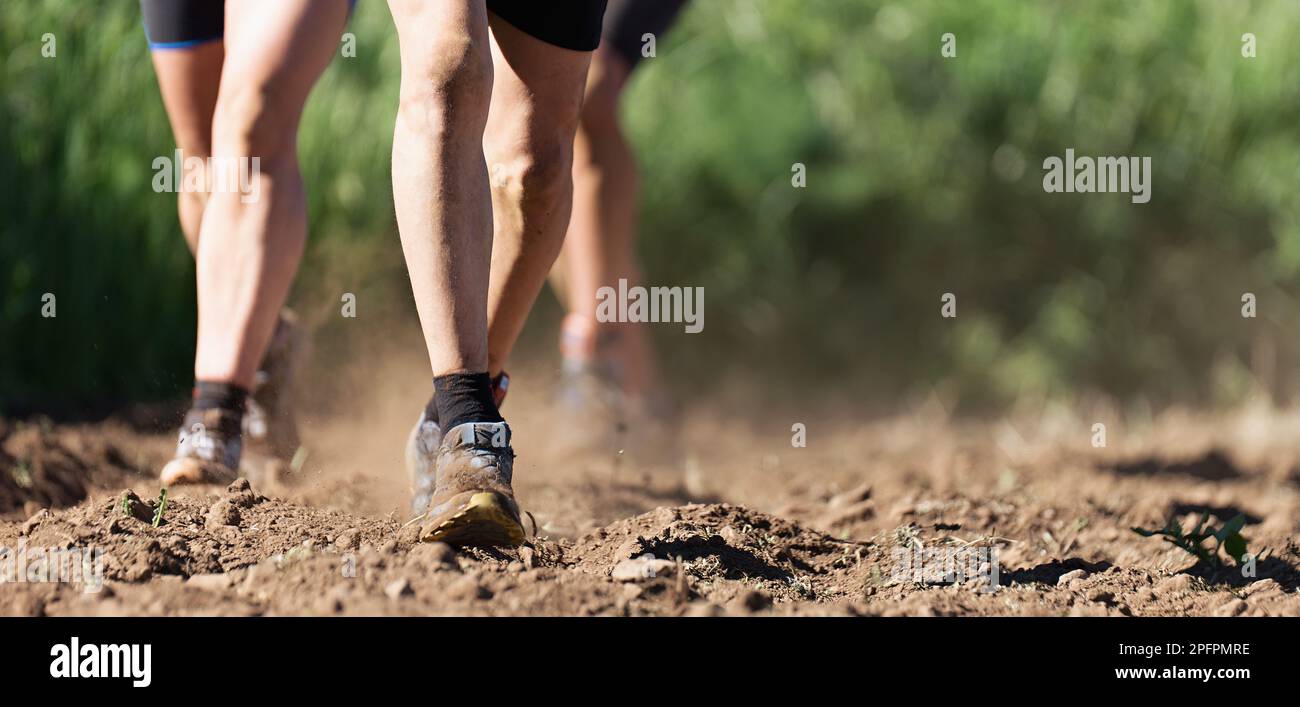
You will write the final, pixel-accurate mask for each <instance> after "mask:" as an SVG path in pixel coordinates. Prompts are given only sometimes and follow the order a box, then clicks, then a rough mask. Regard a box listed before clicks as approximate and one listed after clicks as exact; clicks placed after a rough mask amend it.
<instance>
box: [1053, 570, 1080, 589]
mask: <svg viewBox="0 0 1300 707" xmlns="http://www.w3.org/2000/svg"><path fill="white" fill-rule="evenodd" d="M1087 576H1088V571H1087V570H1070V571H1069V572H1066V573H1065V574H1063V575H1061V576H1060V577H1057V579H1056V585H1057V586H1058V587H1059V586H1061V585H1065V584H1069V583H1070V582H1072V581H1074V580H1076V579H1083V578H1084V577H1087Z"/></svg>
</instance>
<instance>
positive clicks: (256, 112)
mask: <svg viewBox="0 0 1300 707" xmlns="http://www.w3.org/2000/svg"><path fill="white" fill-rule="evenodd" d="M274 96H275V91H274V90H273V88H272V87H270V86H265V85H251V86H242V87H237V88H233V89H232V90H229V91H223V92H222V96H221V99H220V100H218V101H217V109H216V115H215V116H214V119H213V153H214V155H213V156H214V157H241V158H244V157H246V158H249V159H252V158H257V159H258V160H259V162H260V168H261V169H265V170H269V169H275V168H276V166H277V165H278V164H281V163H283V162H286V161H291V160H292V159H294V142H295V140H296V139H297V138H296V136H297V116H298V113H299V110H298V109H297V107H295V106H284V105H278V104H277V103H276V101H275V99H274Z"/></svg>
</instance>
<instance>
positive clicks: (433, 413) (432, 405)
mask: <svg viewBox="0 0 1300 707" xmlns="http://www.w3.org/2000/svg"><path fill="white" fill-rule="evenodd" d="M491 382H492V403H493V405H494V406H495V407H496V410H497V414H498V415H500V414H501V403H503V402H505V399H506V388H507V387H508V386H509V385H510V376H509V375H507V374H506V372H505V371H502V372H500V373H498V374H497V377H496V378H493V379H491ZM433 386H434V390H435V391H436V390H437V389H438V379H437V378H435V379H434V380H433ZM424 419H426V420H430V421H432V422H433V423H435V424H438V396H437V394H436V393H435V394H434V395H430V396H429V402H427V403H425V404H424Z"/></svg>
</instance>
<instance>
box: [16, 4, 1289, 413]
mask: <svg viewBox="0 0 1300 707" xmlns="http://www.w3.org/2000/svg"><path fill="white" fill-rule="evenodd" d="M1298 21H1300V3H1295V2H1293V1H1292V0H1273V1H1265V0H1260V1H1257V2H1244V1H1243V2H1222V1H1221V0H1185V1H1184V0H1178V1H1174V0H1138V1H1136V2H1131V1H1129V2H1126V1H1122V0H1097V1H1094V2H1086V3H1082V2H1056V1H1049V0H1042V1H1039V2H1015V3H1012V2H1005V0H961V1H960V2H959V1H955V0H954V1H952V2H942V1H938V0H909V1H908V2H883V1H880V0H852V1H850V0H708V1H707V2H704V1H701V2H697V3H695V4H694V6H693V7H691V8H690V10H689V11H688V12H687V13H686V14H685V15H684V17H683V20H682V22H681V23H680V24H679V26H678V27H677V28H676V29H675V30H674V31H673V32H672V33H670V34H669V36H668V37H666V38H665V39H664V40H663V41H661V42H660V43H659V46H658V56H657V57H656V58H654V59H651V60H647V61H645V62H643V68H642V69H641V70H640V71H639V72H638V75H637V78H636V80H635V81H634V83H633V84H632V87H631V89H630V93H629V96H628V100H627V103H626V107H625V115H626V118H627V120H628V125H629V132H630V134H631V135H632V137H633V140H634V142H635V143H636V145H637V148H638V152H639V155H640V160H641V163H642V167H643V170H644V173H643V179H642V183H643V190H644V191H643V195H642V196H643V200H642V208H641V219H640V223H641V229H642V236H643V238H642V242H641V245H640V248H641V253H642V255H643V258H644V260H645V270H646V272H647V274H648V276H649V280H650V282H651V284H667V285H694V286H703V287H704V288H705V291H706V298H705V302H706V318H705V322H706V326H705V330H704V333H702V334H698V335H687V334H684V333H682V332H681V328H680V326H676V325H673V326H670V325H662V326H658V327H656V329H655V334H656V337H657V340H658V343H659V345H660V349H661V352H662V354H663V356H664V358H665V364H664V367H665V370H666V371H668V373H669V374H670V376H672V377H673V379H674V380H676V381H678V382H679V383H680V384H683V385H686V384H689V385H692V386H693V387H694V389H695V390H707V389H708V385H710V384H719V383H718V382H719V381H722V380H725V379H727V378H729V377H731V376H738V377H751V378H752V377H757V376H761V377H762V378H763V379H764V380H769V381H773V385H772V386H771V387H770V391H771V392H772V394H773V395H778V394H783V393H784V392H786V391H788V390H789V389H791V388H795V387H797V388H800V389H807V388H808V387H809V386H812V387H813V388H814V389H818V390H834V391H839V392H840V393H844V394H852V395H855V396H867V397H868V398H869V399H874V400H877V401H886V402H887V401H890V400H894V399H896V396H924V395H926V394H928V393H930V392H932V391H937V392H939V393H941V394H942V396H943V397H944V399H947V400H956V401H960V402H961V403H962V404H963V405H966V406H970V407H976V406H984V405H996V404H1004V403H1010V402H1013V401H1015V400H1017V399H1022V398H1026V397H1029V398H1049V397H1050V398H1060V397H1069V396H1074V395H1078V394H1080V393H1084V392H1089V391H1100V392H1102V393H1108V394H1114V395H1117V396H1120V397H1125V398H1132V397H1135V396H1137V397H1141V398H1143V399H1144V400H1150V401H1154V402H1156V403H1166V402H1172V401H1183V402H1195V403H1231V402H1234V401H1236V400H1238V399H1240V398H1241V397H1242V396H1243V395H1245V394H1246V393H1247V392H1248V391H1249V390H1250V389H1251V388H1252V386H1255V385H1264V386H1267V387H1268V388H1270V389H1271V390H1272V391H1273V392H1275V393H1277V394H1279V395H1282V396H1285V395H1288V394H1290V392H1291V391H1292V390H1293V388H1294V387H1295V383H1294V382H1293V381H1292V378H1293V377H1294V374H1293V373H1291V372H1290V371H1291V370H1292V369H1293V368H1295V366H1294V364H1295V362H1296V360H1297V359H1296V357H1297V355H1300V341H1297V332H1296V327H1295V326H1293V323H1294V322H1296V321H1297V320H1298V318H1300V299H1297V294H1298V293H1297V288H1296V282H1297V277H1298V276H1300V206H1298V204H1297V200H1296V198H1295V197H1294V191H1295V185H1296V184H1297V177H1300V140H1298V139H1297V138H1298V135H1297V125H1300V100H1298V99H1300V81H1297V80H1296V79H1295V75H1294V74H1295V72H1294V67H1295V66H1297V65H1300V44H1298V43H1297V42H1295V37H1296V29H1297V28H1298V27H1300V22H1298ZM350 29H351V31H352V32H354V33H356V35H357V38H358V39H357V56H356V57H355V58H349V59H340V60H336V61H335V62H334V64H333V66H332V67H331V68H330V70H329V72H328V73H327V75H326V76H325V78H324V80H323V81H322V82H321V84H320V86H319V87H318V88H317V90H316V93H315V95H314V97H313V99H312V103H311V105H310V106H309V109H308V113H307V116H306V118H305V122H304V125H303V129H302V132H301V150H300V152H301V155H302V163H303V171H304V174H305V177H306V179H307V183H308V187H309V195H310V196H309V198H310V210H311V219H312V227H311V230H312V242H311V245H310V246H309V260H308V263H307V264H306V265H305V270H304V276H303V277H301V278H300V283H299V285H298V288H297V290H296V291H295V302H296V303H297V304H298V305H299V306H300V307H307V308H312V307H314V306H315V304H314V303H313V301H312V300H313V298H315V297H317V296H318V295H319V297H320V298H323V299H322V301H324V306H329V307H333V306H335V303H336V302H337V293H332V294H326V293H316V292H313V290H312V286H311V280H312V275H311V274H310V272H309V271H310V269H311V268H313V267H317V268H327V269H328V268H334V269H337V268H339V267H348V268H353V269H361V270H363V271H364V272H365V273H366V274H365V277H364V278H363V280H364V282H362V284H361V285H359V286H360V287H369V288H371V289H372V290H373V291H374V292H375V293H376V294H377V295H381V296H383V297H385V298H387V299H388V300H390V301H391V305H392V307H393V309H394V310H395V311H398V312H400V311H401V310H402V308H406V309H407V310H410V309H412V308H411V306H410V303H409V290H407V289H406V280H405V273H404V269H403V266H402V264H401V258H400V251H399V248H398V244H397V238H396V233H395V226H394V222H393V216H392V197H391V187H390V182H389V153H390V147H391V127H392V118H393V113H394V110H395V106H396V90H397V81H398V61H397V51H396V49H397V47H396V39H395V35H394V33H393V31H392V28H391V19H390V18H389V15H388V13H387V9H386V8H385V7H384V5H383V4H382V3H380V2H369V1H363V2H361V3H359V6H358V9H357V13H356V16H355V17H354V18H353V21H352V26H351V28H350ZM46 32H52V33H54V34H55V35H56V37H57V42H58V45H57V46H58V56H57V58H56V59H45V58H43V57H42V56H41V51H40V49H41V36H42V34H44V33H46ZM946 32H951V33H953V34H955V35H956V38H957V57H956V58H952V59H944V58H941V57H940V51H939V50H940V44H941V41H940V37H941V35H942V34H944V33H946ZM1246 32H1252V33H1254V34H1255V35H1256V36H1257V38H1258V44H1257V51H1258V56H1257V57H1256V58H1252V59H1247V58H1243V57H1242V54H1241V44H1242V34H1243V33H1246ZM0 57H3V60H2V63H0V213H2V214H3V223H2V224H0V229H3V230H2V231H0V234H2V236H0V376H3V378H0V411H2V410H3V409H4V406H5V405H10V406H19V407H31V406H37V407H40V406H57V405H66V404H80V403H86V402H91V401H105V400H108V401H123V400H137V399H149V398H157V397H163V396H168V395H173V394H175V393H176V391H178V390H182V389H184V388H185V387H186V386H187V385H188V384H189V371H190V363H189V361H190V356H191V353H192V348H193V334H194V323H193V310H194V305H193V284H192V277H193V269H192V263H191V261H190V258H189V255H188V252H187V251H186V249H185V247H184V244H183V241H182V239H181V237H180V233H179V227H178V224H177V222H176V216H175V208H174V196H173V195H171V194H155V193H154V192H152V191H151V189H150V179H151V177H152V168H151V162H152V160H153V158H154V157H156V156H158V155H165V154H170V151H171V150H172V142H171V138H170V131H169V129H168V126H167V122H166V118H165V115H164V113H163V110H162V106H161V102H160V100H159V97H158V91H157V86H156V83H155V81H154V78H153V74H152V70H151V68H150V64H149V57H148V52H147V48H146V45H145V41H144V37H143V34H142V31H141V28H140V21H139V17H138V8H137V6H136V4H135V3H133V2H119V3H103V4H98V3H93V4H92V3H68V2H63V1H60V0H25V1H24V2H19V3H6V4H5V5H4V6H3V7H0ZM1067 148H1074V149H1075V151H1076V152H1077V153H1078V154H1080V155H1090V156H1098V155H1145V156H1150V157H1151V158H1152V166H1153V169H1154V172H1155V173H1154V175H1153V177H1152V199H1151V201H1150V203H1147V204H1132V203H1131V202H1130V201H1129V198H1128V196H1127V195H1123V194H1095V195H1081V194H1047V193H1044V191H1043V189H1042V175H1043V171H1042V168H1041V165H1042V161H1043V159H1044V158H1045V157H1049V156H1063V155H1064V153H1065V150H1066V149H1067ZM794 163H802V164H804V165H806V167H807V187H806V188H804V189H796V188H793V187H792V186H791V181H790V178H791V166H792V165H793V164H794ZM44 292H53V293H56V294H57V296H58V317H57V318H55V319H42V318H41V317H40V297H41V295H42V293H44ZM945 292H952V293H955V294H956V295H957V298H958V305H957V307H958V317H957V318H956V319H954V320H946V319H943V318H941V317H940V316H939V307H940V296H941V295H942V294H943V293H945ZM1244 292H1252V293H1254V294H1255V295H1256V296H1257V297H1258V302H1259V305H1258V307H1259V316H1258V318H1256V319H1243V318H1242V317H1241V316H1240V308H1241V296H1242V293H1244ZM325 300H328V301H325ZM410 316H412V317H413V316H414V314H413V312H412V313H411V314H410ZM547 340H548V341H549V339H547ZM701 386H703V387H701Z"/></svg>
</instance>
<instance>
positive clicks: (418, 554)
mask: <svg viewBox="0 0 1300 707" xmlns="http://www.w3.org/2000/svg"><path fill="white" fill-rule="evenodd" d="M407 558H408V559H407V562H408V563H415V564H418V565H422V566H424V567H428V568H430V569H438V568H442V567H450V566H454V565H455V564H456V550H455V549H454V548H453V547H452V546H450V545H448V544H447V543H420V544H419V545H416V546H415V547H413V548H411V550H410V552H408V553H407Z"/></svg>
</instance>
